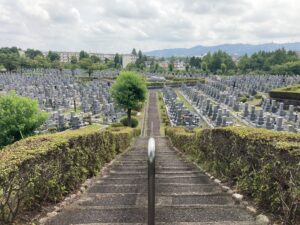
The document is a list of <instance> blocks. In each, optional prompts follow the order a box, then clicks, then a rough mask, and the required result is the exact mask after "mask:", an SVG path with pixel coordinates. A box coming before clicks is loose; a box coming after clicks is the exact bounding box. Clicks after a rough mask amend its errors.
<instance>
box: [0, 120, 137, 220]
mask: <svg viewBox="0 0 300 225" xmlns="http://www.w3.org/2000/svg"><path fill="white" fill-rule="evenodd" d="M99 128H100V127H99V126H95V125H93V126H89V127H86V128H81V129H79V130H75V131H65V132H61V133H56V134H48V135H41V136H36V137H31V138H27V139H24V140H21V141H19V142H16V143H15V144H13V145H10V146H7V147H6V148H4V149H3V150H2V151H1V152H0V224H3V223H8V222H10V221H13V220H14V219H15V217H16V216H17V215H18V214H19V213H20V212H22V211H25V210H31V209H36V208H39V207H40V206H41V204H43V203H45V202H57V201H60V200H62V199H63V197H64V196H66V194H68V193H70V192H72V191H74V190H76V189H77V188H78V187H79V186H80V184H81V183H83V182H84V181H85V180H86V179H87V178H88V177H91V176H93V175H95V174H97V172H99V171H100V169H101V168H102V167H103V165H104V164H105V163H107V162H109V161H111V160H112V159H113V158H114V157H115V156H116V154H118V153H120V152H122V151H123V150H124V149H126V148H127V147H128V146H129V145H130V142H131V140H132V138H133V137H134V136H137V135H138V134H139V133H140V131H139V130H138V129H131V128H124V127H122V128H107V129H102V130H99Z"/></svg>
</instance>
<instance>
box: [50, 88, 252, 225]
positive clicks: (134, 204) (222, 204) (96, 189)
mask: <svg viewBox="0 0 300 225" xmlns="http://www.w3.org/2000/svg"><path fill="white" fill-rule="evenodd" d="M152 122H153V129H152ZM146 133H147V134H148V135H149V134H150V133H152V134H153V135H154V136H156V137H155V139H156V144H157V158H156V163H157V164H156V172H157V174H156V221H157V223H156V224H165V225H188V224H190V225H204V224H207V225H235V224H236V225H254V224H255V223H254V220H253V218H252V216H250V215H249V214H248V213H247V211H245V210H244V209H242V208H241V207H240V206H237V205H235V204H234V201H233V200H232V198H231V196H230V195H229V194H226V193H224V192H222V191H221V189H220V188H219V186H218V185H216V184H215V183H213V182H212V181H211V180H210V179H209V178H208V177H207V176H206V175H205V174H204V173H203V172H202V171H200V170H199V169H198V168H195V167H194V166H193V165H192V164H190V163H188V162H186V161H185V160H184V159H182V158H181V157H180V156H179V155H178V154H177V152H176V151H175V150H174V149H173V148H172V147H170V143H169V141H168V139H167V138H166V137H160V136H159V135H160V133H159V117H158V109H157V106H156V97H155V93H154V92H150V103H149V108H148V122H147V132H146ZM147 141H148V138H146V137H139V138H137V140H136V142H135V144H134V146H133V147H132V148H131V149H130V150H129V151H128V152H127V153H125V154H123V155H121V156H120V157H119V158H117V160H116V161H115V162H114V163H113V164H112V165H111V166H110V168H109V169H110V172H109V175H108V176H107V177H104V178H100V177H99V178H98V179H96V182H95V183H94V185H92V186H91V187H90V188H89V189H88V190H87V192H86V193H85V194H83V195H82V197H81V198H80V199H79V200H78V201H76V202H74V203H73V204H71V205H70V206H68V207H66V208H65V209H64V210H63V211H62V212H61V213H60V214H58V215H57V216H56V217H54V218H53V219H52V220H51V221H49V222H48V223H47V224H48V225H71V224H72V225H130V224H132V225H142V224H147Z"/></svg>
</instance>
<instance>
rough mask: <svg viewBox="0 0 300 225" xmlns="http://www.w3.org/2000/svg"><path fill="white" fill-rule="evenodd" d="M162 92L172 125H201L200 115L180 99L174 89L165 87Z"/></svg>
mask: <svg viewBox="0 0 300 225" xmlns="http://www.w3.org/2000/svg"><path fill="white" fill-rule="evenodd" d="M162 93H163V100H164V102H165V105H166V109H167V112H168V115H169V118H170V122H171V125H172V126H187V127H197V126H199V125H200V123H201V121H200V117H199V116H198V115H197V114H196V113H195V112H192V111H191V110H189V109H188V108H187V107H186V106H185V105H184V103H183V102H182V101H180V99H179V97H178V96H177V94H176V92H175V91H174V89H172V88H169V87H164V88H163V91H162Z"/></svg>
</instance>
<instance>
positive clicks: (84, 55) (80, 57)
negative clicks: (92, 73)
mask: <svg viewBox="0 0 300 225" xmlns="http://www.w3.org/2000/svg"><path fill="white" fill-rule="evenodd" d="M89 57H90V56H89V54H88V53H87V52H85V51H80V52H79V60H82V59H84V58H89Z"/></svg>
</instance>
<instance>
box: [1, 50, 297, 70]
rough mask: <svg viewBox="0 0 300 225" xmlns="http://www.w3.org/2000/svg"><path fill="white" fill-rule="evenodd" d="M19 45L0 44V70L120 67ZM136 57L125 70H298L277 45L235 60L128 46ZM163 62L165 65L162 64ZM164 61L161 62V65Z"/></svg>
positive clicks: (290, 55)
mask: <svg viewBox="0 0 300 225" xmlns="http://www.w3.org/2000/svg"><path fill="white" fill-rule="evenodd" d="M19 50H20V49H18V48H16V47H12V48H0V70H1V69H6V70H7V71H13V70H16V69H23V68H55V69H63V68H66V69H70V70H71V71H72V73H74V72H75V70H76V69H78V68H81V69H84V70H86V71H87V73H88V74H89V75H91V74H92V73H93V71H94V70H104V69H112V68H115V69H121V68H122V56H121V55H119V54H115V56H114V59H113V60H109V59H104V60H101V59H100V58H99V57H97V56H95V55H89V54H88V53H87V52H85V51H81V52H80V53H79V59H77V58H76V57H72V58H71V60H70V62H68V63H62V62H60V56H59V54H58V53H56V52H52V51H49V52H48V54H47V55H46V56H44V54H43V53H42V52H41V51H39V50H35V49H27V50H26V51H25V54H24V55H20V53H19V52H20V51H19ZM132 55H134V56H136V61H135V62H133V63H129V64H128V65H127V68H126V69H127V70H134V71H148V72H153V73H161V72H174V73H175V72H176V73H178V72H181V73H186V72H189V73H207V74H223V75H233V74H251V73H253V74H263V73H269V74H291V75H292V74H300V59H299V57H298V56H297V54H296V52H294V51H286V50H285V49H278V50H276V51H274V52H264V51H260V52H257V53H254V54H252V55H251V56H248V55H244V56H242V57H240V58H238V59H236V60H234V59H233V57H232V56H231V55H229V54H228V53H226V52H223V51H217V52H213V53H210V52H209V53H207V54H206V55H205V56H202V57H196V56H193V57H170V58H164V57H161V58H154V57H150V56H147V55H145V54H143V53H142V51H141V50H139V51H136V49H135V48H134V49H133V50H132ZM177 62H183V63H184V68H183V70H182V68H181V70H180V71H178V70H177V69H176V67H175V63H177ZM166 63H167V66H166ZM163 64H164V66H162V65H163Z"/></svg>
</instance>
